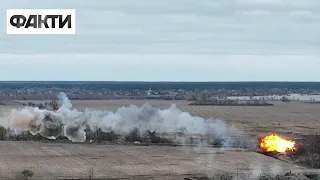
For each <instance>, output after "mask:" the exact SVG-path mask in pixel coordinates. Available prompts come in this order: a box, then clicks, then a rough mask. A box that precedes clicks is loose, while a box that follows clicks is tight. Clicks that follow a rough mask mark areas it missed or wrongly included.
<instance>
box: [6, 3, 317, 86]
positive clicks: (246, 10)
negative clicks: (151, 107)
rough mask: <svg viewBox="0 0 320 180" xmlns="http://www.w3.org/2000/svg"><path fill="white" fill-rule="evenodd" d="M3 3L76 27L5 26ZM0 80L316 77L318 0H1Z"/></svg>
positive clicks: (202, 79)
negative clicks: (52, 30) (64, 12)
mask: <svg viewBox="0 0 320 180" xmlns="http://www.w3.org/2000/svg"><path fill="white" fill-rule="evenodd" d="M10 8H34V9H35V8H70V9H73V8H74V9H76V14H77V16H76V20H77V21H76V25H77V28H76V31H77V34H76V35H6V25H5V17H6V15H5V10H6V9H10ZM0 10H1V14H0V24H2V25H0V28H1V29H0V68H1V69H0V80H84V81H87V80H89V81H90V80H91V81H100V80H101V81H103V80H106V81H264V80H269V81H272V80H276V81H283V80H284V81H320V1H319V0H134V1H133V0H92V1H88V0H54V1H43V0H2V1H1V6H0Z"/></svg>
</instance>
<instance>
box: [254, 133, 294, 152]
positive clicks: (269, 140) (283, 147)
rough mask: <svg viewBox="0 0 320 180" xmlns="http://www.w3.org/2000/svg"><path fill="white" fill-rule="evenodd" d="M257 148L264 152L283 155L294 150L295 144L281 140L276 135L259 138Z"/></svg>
mask: <svg viewBox="0 0 320 180" xmlns="http://www.w3.org/2000/svg"><path fill="white" fill-rule="evenodd" d="M259 147H260V149H262V150H264V151H265V152H279V153H285V152H287V151H293V150H295V142H294V141H290V140H286V139H283V138H282V137H280V136H278V135H276V134H270V135H267V136H265V137H262V138H260V140H259Z"/></svg>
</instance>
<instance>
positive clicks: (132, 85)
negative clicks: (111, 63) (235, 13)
mask: <svg viewBox="0 0 320 180" xmlns="http://www.w3.org/2000/svg"><path fill="white" fill-rule="evenodd" d="M32 87H41V88H74V87H81V88H86V89H102V88H105V89H111V90H128V89H139V90H148V89H149V88H151V89H163V90H166V89H184V90H194V89H199V90H204V89H234V90H241V89H246V88H252V89H253V90H255V89H271V88H280V89H320V82H106V81H96V82H81V81H78V82H77V81H75V82H66V81H61V82H59V81H38V82H32V81H30V82H27V81H22V82H18V81H17V82H13V81H12V82H10V81H8V82H4V81H2V82H0V88H4V89H5V88H10V89H22V88H32Z"/></svg>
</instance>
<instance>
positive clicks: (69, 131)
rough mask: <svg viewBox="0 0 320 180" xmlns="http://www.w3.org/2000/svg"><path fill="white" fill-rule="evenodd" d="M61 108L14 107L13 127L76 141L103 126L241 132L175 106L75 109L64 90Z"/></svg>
mask: <svg viewBox="0 0 320 180" xmlns="http://www.w3.org/2000/svg"><path fill="white" fill-rule="evenodd" d="M58 99H59V100H60V103H61V107H60V108H59V109H58V110H57V111H49V110H42V109H39V108H37V107H36V108H31V107H24V108H22V109H18V110H17V109H13V110H12V111H11V114H10V116H9V121H10V122H11V127H12V128H14V129H16V130H18V131H30V132H31V133H32V134H33V135H35V134H38V133H40V134H41V135H42V136H44V137H46V138H49V139H55V138H57V137H58V136H60V135H63V136H65V137H67V138H68V139H69V140H71V141H73V142H83V141H85V140H86V133H85V129H86V128H87V127H90V128H91V129H93V130H94V129H97V128H101V130H102V131H104V132H114V133H116V134H119V135H123V136H125V135H127V134H130V133H131V132H132V131H133V130H136V129H138V131H139V132H140V133H141V134H142V133H145V132H147V131H149V132H156V133H157V134H159V135H161V134H164V133H173V134H197V135H204V136H206V137H210V138H212V139H215V138H217V137H219V138H221V137H223V138H225V139H229V138H230V137H231V136H232V135H236V134H237V133H238V131H237V130H236V129H235V128H232V127H229V126H228V125H227V124H226V123H225V122H224V121H222V120H217V119H203V118H201V117H197V116H191V115H190V114H189V113H187V112H182V111H181V110H179V109H178V108H177V107H176V106H175V105H172V106H171V107H170V108H168V109H164V110H160V109H157V108H154V107H152V106H150V105H149V104H144V105H142V106H141V107H137V106H134V105H131V106H129V107H121V108H119V109H118V110H117V111H116V112H108V111H98V110H91V111H86V112H81V111H78V110H76V109H73V108H72V104H71V101H70V100H69V99H68V97H67V95H66V94H65V93H62V92H61V93H59V94H58Z"/></svg>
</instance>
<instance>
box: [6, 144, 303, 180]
mask: <svg viewBox="0 0 320 180" xmlns="http://www.w3.org/2000/svg"><path fill="white" fill-rule="evenodd" d="M0 162H1V165H0V177H1V179H5V178H8V179H10V178H13V177H14V175H16V174H17V173H19V172H21V171H23V170H24V169H28V170H31V171H32V172H34V179H45V178H47V179H50V178H51V179H58V178H88V177H89V176H90V175H93V177H94V178H104V177H108V178H128V177H130V178H133V177H135V178H137V179H152V178H154V179H172V180H173V179H175V180H178V179H181V180H182V179H183V178H184V177H190V176H191V175H192V174H195V173H199V174H207V175H209V176H214V174H215V175H217V174H225V173H228V174H230V175H233V176H236V174H237V172H238V175H239V177H243V178H244V179H249V177H250V176H252V175H254V172H255V171H258V172H260V171H261V172H264V171H268V172H269V171H277V172H274V173H282V171H283V172H286V171H289V170H292V171H298V172H300V171H302V170H303V171H305V170H307V169H305V168H302V167H298V166H294V165H291V164H289V163H286V162H283V161H279V160H276V159H274V158H271V157H268V156H265V155H262V154H258V153H255V152H248V151H245V150H240V149H239V150H235V149H215V148H192V147H168V146H127V145H94V144H63V143H61V144H60V143H41V142H10V141H0ZM237 167H238V168H237ZM274 167H276V169H275V170H272V169H274Z"/></svg>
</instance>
